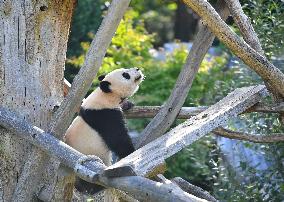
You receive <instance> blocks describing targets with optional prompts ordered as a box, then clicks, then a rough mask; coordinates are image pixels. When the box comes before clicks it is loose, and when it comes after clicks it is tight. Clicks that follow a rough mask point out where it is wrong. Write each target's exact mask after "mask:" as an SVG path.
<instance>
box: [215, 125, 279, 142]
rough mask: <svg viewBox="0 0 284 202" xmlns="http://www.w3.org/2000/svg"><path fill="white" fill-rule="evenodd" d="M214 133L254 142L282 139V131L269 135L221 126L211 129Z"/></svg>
mask: <svg viewBox="0 0 284 202" xmlns="http://www.w3.org/2000/svg"><path fill="white" fill-rule="evenodd" d="M212 132H213V133H214V134H216V135H218V136H222V137H226V138H230V139H237V140H246V141H250V142H255V143H276V142H283V141H284V133H283V134H281V133H274V134H271V135H252V134H248V133H243V132H235V131H232V130H228V129H225V128H222V127H219V128H216V129H215V130H213V131H212Z"/></svg>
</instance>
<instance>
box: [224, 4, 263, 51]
mask: <svg viewBox="0 0 284 202" xmlns="http://www.w3.org/2000/svg"><path fill="white" fill-rule="evenodd" d="M225 2H226V4H227V6H228V8H229V10H230V13H231V15H232V17H233V18H234V21H235V23H236V24H237V26H238V27H239V29H240V31H241V33H242V35H243V37H244V40H245V41H246V42H247V43H248V44H249V45H250V46H251V47H252V48H253V49H254V50H256V51H257V52H258V53H259V54H260V55H264V52H263V50H262V48H261V45H260V41H259V39H258V37H257V34H256V32H255V31H254V29H253V26H252V24H251V22H250V19H249V18H248V17H247V16H246V14H245V13H244V11H243V9H242V6H241V4H240V2H239V0H225Z"/></svg>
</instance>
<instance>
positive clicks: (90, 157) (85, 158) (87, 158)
mask: <svg viewBox="0 0 284 202" xmlns="http://www.w3.org/2000/svg"><path fill="white" fill-rule="evenodd" d="M87 161H98V162H100V163H102V164H103V161H102V159H100V158H99V157H97V156H95V155H86V156H83V157H81V158H80V159H79V160H78V162H77V164H80V165H82V164H83V163H85V162H87Z"/></svg>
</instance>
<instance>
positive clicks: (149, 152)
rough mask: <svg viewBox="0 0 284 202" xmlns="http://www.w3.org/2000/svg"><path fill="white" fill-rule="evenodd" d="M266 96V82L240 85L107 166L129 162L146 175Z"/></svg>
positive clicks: (136, 170)
mask: <svg viewBox="0 0 284 202" xmlns="http://www.w3.org/2000/svg"><path fill="white" fill-rule="evenodd" d="M266 95H267V91H266V88H265V86H264V85H258V86H251V87H244V88H239V89H236V90H235V91H233V92H232V93H230V94H229V95H227V96H226V97H225V98H223V99H222V100H221V101H219V102H218V103H216V104H215V105H213V106H211V107H209V108H208V109H207V110H205V111H204V112H202V113H200V114H198V115H197V116H194V117H192V118H190V119H189V120H187V121H185V122H184V123H182V124H180V125H178V126H177V127H175V128H173V129H172V130H171V131H169V132H168V133H166V134H165V135H163V136H162V137H160V138H158V139H156V140H154V141H153V142H151V143H149V144H147V145H145V146H144V147H142V148H140V149H138V150H136V151H135V152H134V153H132V154H130V155H129V156H127V157H125V158H123V159H121V160H120V161H119V162H117V163H115V164H113V165H112V166H110V167H108V168H107V169H113V168H115V167H120V166H124V165H129V166H131V167H132V168H133V169H134V172H135V173H137V174H138V175H141V176H143V175H147V174H149V173H150V172H151V171H152V170H154V168H155V167H156V166H157V165H160V164H161V163H163V161H164V160H165V159H166V158H168V157H170V156H172V155H174V154H176V153H177V152H179V151H180V150H181V149H183V148H184V147H186V146H188V145H190V144H192V143H193V142H195V141H196V140H198V139H200V138H201V137H203V136H204V135H206V134H207V133H208V132H210V131H212V130H213V129H215V128H217V127H218V126H221V125H224V124H226V123H227V121H228V120H229V119H230V118H232V117H235V116H237V115H238V114H240V113H242V112H244V111H245V110H246V109H248V108H249V107H251V106H253V105H254V104H256V103H257V102H259V101H260V99H261V98H262V97H264V96H266Z"/></svg>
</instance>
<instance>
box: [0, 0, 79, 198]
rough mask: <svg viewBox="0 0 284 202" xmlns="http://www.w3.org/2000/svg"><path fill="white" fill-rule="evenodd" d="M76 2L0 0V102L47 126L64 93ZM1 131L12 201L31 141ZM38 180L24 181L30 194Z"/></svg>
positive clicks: (2, 189)
mask: <svg viewBox="0 0 284 202" xmlns="http://www.w3.org/2000/svg"><path fill="white" fill-rule="evenodd" d="M58 4H60V5H58ZM73 7H74V0H64V1H60V3H59V2H58V3H55V2H54V1H44V0H41V1H32V0H19V1H1V2H0V84H1V85H0V105H1V106H5V107H7V108H9V109H10V110H13V111H14V112H16V113H17V114H18V115H19V116H20V117H22V118H24V119H25V120H28V121H29V122H31V123H32V124H34V125H36V126H39V127H41V128H43V129H47V126H48V123H49V121H50V120H51V117H52V114H53V109H54V107H55V106H57V105H59V103H61V101H62V99H63V70H64V63H65V53H66V49H67V39H68V33H69V24H70V20H71V17H72V16H71V15H72V10H73ZM0 134H1V139H0V176H1V178H0V196H1V198H0V201H1V200H3V201H11V200H12V195H13V192H14V189H15V187H16V186H17V185H18V183H19V182H20V181H21V180H22V179H23V178H21V177H20V176H21V173H22V172H23V169H24V168H23V165H24V163H25V162H26V161H27V158H28V157H29V152H30V151H31V149H32V147H31V145H30V144H29V143H27V142H26V141H25V140H23V139H21V138H18V137H15V136H11V135H10V133H9V132H7V131H6V130H3V129H1V130H0ZM34 167H39V168H40V167H41V165H34ZM39 170H41V169H39ZM19 177H20V178H19ZM36 185H37V184H34V183H33V182H32V183H28V184H26V186H25V187H24V188H26V189H30V191H31V192H29V199H30V198H31V197H32V195H33V194H34V191H35V190H36V189H37V188H38V187H37V186H36ZM26 189H23V191H25V190H26ZM19 196H20V195H19ZM17 201H21V199H20V200H17ZM28 201H29V200H28Z"/></svg>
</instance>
